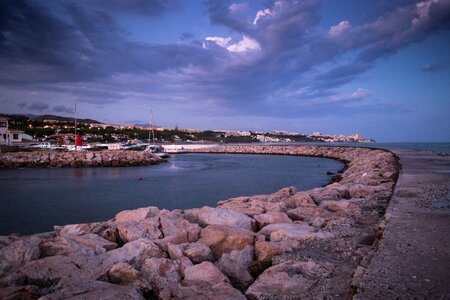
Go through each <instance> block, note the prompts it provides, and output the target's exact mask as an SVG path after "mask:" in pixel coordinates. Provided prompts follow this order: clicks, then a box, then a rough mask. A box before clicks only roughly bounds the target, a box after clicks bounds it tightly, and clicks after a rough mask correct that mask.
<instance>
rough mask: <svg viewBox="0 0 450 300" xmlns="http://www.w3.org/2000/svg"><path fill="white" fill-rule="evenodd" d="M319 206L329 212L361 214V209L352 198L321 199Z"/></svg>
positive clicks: (351, 214)
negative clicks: (339, 199) (338, 199)
mask: <svg viewBox="0 0 450 300" xmlns="http://www.w3.org/2000/svg"><path fill="white" fill-rule="evenodd" d="M320 207H322V208H324V209H326V210H329V211H331V212H339V213H344V214H346V215H350V216H355V215H359V214H361V209H360V208H359V206H358V205H356V204H355V203H353V202H352V200H341V201H323V202H322V203H320Z"/></svg>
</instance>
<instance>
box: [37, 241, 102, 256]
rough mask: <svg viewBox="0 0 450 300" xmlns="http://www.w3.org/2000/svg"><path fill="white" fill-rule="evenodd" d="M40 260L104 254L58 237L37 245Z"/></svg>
mask: <svg viewBox="0 0 450 300" xmlns="http://www.w3.org/2000/svg"><path fill="white" fill-rule="evenodd" d="M39 250H40V258H43V257H48V256H55V255H61V256H69V255H74V254H84V255H96V254H101V253H104V252H106V251H105V249H103V251H100V249H98V250H99V251H98V252H96V251H95V249H92V248H89V247H86V246H85V245H81V244H79V243H77V242H75V241H73V240H72V239H69V238H66V237H62V236H58V237H55V238H52V239H47V240H43V241H42V242H40V243H39Z"/></svg>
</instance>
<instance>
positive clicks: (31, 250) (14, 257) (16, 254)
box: [0, 236, 41, 275]
mask: <svg viewBox="0 0 450 300" xmlns="http://www.w3.org/2000/svg"><path fill="white" fill-rule="evenodd" d="M40 242H41V239H40V238H37V237H33V236H32V237H27V238H21V239H18V240H16V241H13V242H11V243H10V244H9V245H8V246H5V247H3V248H1V249H0V275H2V273H6V272H11V271H13V270H15V269H17V268H20V267H21V266H23V265H25V264H26V263H28V262H30V261H33V260H36V259H38V258H39V256H40V250H39V243H40Z"/></svg>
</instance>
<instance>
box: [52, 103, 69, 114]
mask: <svg viewBox="0 0 450 300" xmlns="http://www.w3.org/2000/svg"><path fill="white" fill-rule="evenodd" d="M53 111H54V112H56V113H68V114H72V113H73V112H74V108H71V107H68V106H65V105H55V106H53Z"/></svg>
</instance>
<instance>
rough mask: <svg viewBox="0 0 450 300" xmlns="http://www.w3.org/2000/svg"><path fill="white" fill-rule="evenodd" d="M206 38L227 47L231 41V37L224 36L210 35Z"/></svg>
mask: <svg viewBox="0 0 450 300" xmlns="http://www.w3.org/2000/svg"><path fill="white" fill-rule="evenodd" d="M205 40H207V41H212V42H214V43H216V44H217V45H219V46H220V47H226V46H228V43H229V42H230V41H231V38H230V37H227V38H223V37H220V36H208V37H207V38H206V39H205Z"/></svg>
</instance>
